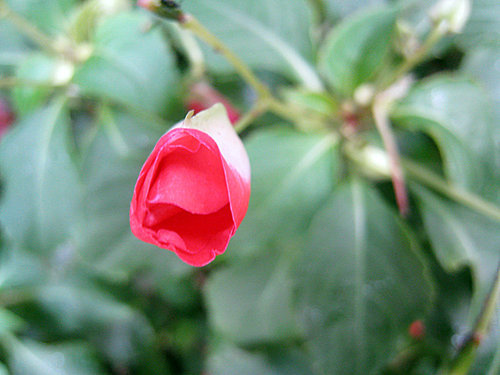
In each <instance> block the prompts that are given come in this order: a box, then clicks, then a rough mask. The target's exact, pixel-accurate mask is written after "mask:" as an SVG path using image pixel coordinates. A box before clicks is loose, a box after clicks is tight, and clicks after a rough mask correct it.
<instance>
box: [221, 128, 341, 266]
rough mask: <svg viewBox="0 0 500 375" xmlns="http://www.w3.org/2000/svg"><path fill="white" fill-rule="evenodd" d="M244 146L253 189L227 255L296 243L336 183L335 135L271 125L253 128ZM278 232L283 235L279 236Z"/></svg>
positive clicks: (336, 155)
mask: <svg viewBox="0 0 500 375" xmlns="http://www.w3.org/2000/svg"><path fill="white" fill-rule="evenodd" d="M246 148H247V151H248V154H249V158H250V162H251V165H252V195H251V197H250V206H249V209H248V214H247V216H246V218H245V220H244V221H243V223H242V225H241V227H240V228H239V229H238V233H237V235H236V236H235V238H234V239H233V240H232V242H231V245H230V246H231V247H230V249H229V251H228V254H231V255H228V256H230V257H233V256H235V257H237V256H241V255H245V254H250V253H252V252H253V253H255V252H259V253H260V251H261V250H265V249H268V246H273V245H274V246H278V247H280V246H292V247H295V248H297V247H298V246H299V245H298V243H297V241H300V239H299V237H300V236H301V234H303V233H304V231H305V230H306V229H307V226H308V223H309V221H310V219H311V217H312V215H313V214H314V213H315V212H316V210H317V209H318V208H319V207H320V205H321V204H322V203H323V202H324V201H325V199H326V198H327V197H328V194H329V192H330V191H331V189H332V187H333V185H334V184H335V183H336V179H337V173H338V163H339V160H338V158H339V155H338V148H337V144H336V140H335V139H334V138H329V137H326V138H325V137H323V136H321V135H314V134H303V133H299V132H296V131H292V130H286V129H270V130H264V131H259V132H255V133H254V134H253V135H252V136H251V137H250V138H249V139H248V141H247V142H246ZM270 212H272V214H270ZM283 217H287V218H288V219H287V220H282V218H283ZM277 232H280V233H283V235H282V236H279V237H276V236H275V234H276V233H277ZM250 239H252V240H250ZM232 249H234V251H233V250H232ZM259 249H260V250H259ZM233 253H234V254H233ZM240 254H241V255H240Z"/></svg>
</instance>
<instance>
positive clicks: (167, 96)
mask: <svg viewBox="0 0 500 375" xmlns="http://www.w3.org/2000/svg"><path fill="white" fill-rule="evenodd" d="M146 22H147V18H146V17H144V15H141V14H139V13H138V12H129V13H122V14H119V15H117V16H114V17H110V18H108V19H106V20H105V21H104V22H103V23H102V24H101V25H100V26H99V27H98V29H97V30H96V33H95V36H94V38H93V44H94V51H93V54H92V56H91V57H90V58H89V59H88V60H87V61H86V62H85V63H84V64H83V65H82V66H81V67H80V68H79V69H78V70H77V71H76V73H75V78H74V82H75V83H76V84H77V85H78V86H79V88H80V89H81V92H82V93H83V94H84V95H88V96H95V97H98V98H102V99H112V100H113V101H116V102H118V103H121V104H124V105H127V106H131V107H133V108H141V109H143V110H147V111H152V112H155V113H162V112H165V110H166V109H167V107H168V105H169V103H170V102H171V101H172V100H173V97H174V96H175V95H176V94H177V90H178V88H179V85H178V71H177V68H176V67H175V65H174V59H173V55H172V52H171V50H170V49H169V48H168V45H167V44H166V43H165V41H164V40H163V38H162V36H161V33H160V30H158V29H155V30H151V31H149V32H145V31H144V27H145V25H146Z"/></svg>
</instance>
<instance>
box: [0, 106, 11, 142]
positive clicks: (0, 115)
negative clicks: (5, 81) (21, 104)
mask: <svg viewBox="0 0 500 375" xmlns="http://www.w3.org/2000/svg"><path fill="white" fill-rule="evenodd" d="M14 120H15V116H14V112H12V111H11V110H10V107H9V106H8V105H7V103H6V102H5V101H4V100H3V99H1V98H0V138H2V136H3V135H4V133H5V132H6V131H7V130H8V129H9V128H10V126H11V125H12V123H13V122H14Z"/></svg>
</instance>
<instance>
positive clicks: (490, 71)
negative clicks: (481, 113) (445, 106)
mask: <svg viewBox="0 0 500 375" xmlns="http://www.w3.org/2000/svg"><path fill="white" fill-rule="evenodd" d="M498 61H500V46H499V47H496V48H495V47H491V48H476V49H474V50H472V51H470V52H469V53H468V54H467V55H465V58H464V61H463V62H462V66H461V70H462V71H463V72H465V73H466V74H468V75H470V76H471V77H472V78H474V79H475V80H476V81H477V82H478V83H479V84H481V85H482V87H483V88H484V89H485V90H486V92H487V93H488V94H489V96H490V98H491V99H492V102H493V109H494V111H495V120H494V121H495V122H496V124H498V123H500V64H498ZM492 131H493V141H494V143H495V144H496V145H498V144H500V126H492ZM490 156H491V155H490ZM495 162H496V167H495V169H496V171H497V174H498V173H500V147H495Z"/></svg>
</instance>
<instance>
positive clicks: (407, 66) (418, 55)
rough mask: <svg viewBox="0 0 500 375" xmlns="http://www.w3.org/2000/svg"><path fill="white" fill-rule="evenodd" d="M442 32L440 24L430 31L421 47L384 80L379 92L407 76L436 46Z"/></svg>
mask: <svg viewBox="0 0 500 375" xmlns="http://www.w3.org/2000/svg"><path fill="white" fill-rule="evenodd" d="M443 35H444V32H443V30H442V27H441V25H440V24H437V25H435V26H434V27H433V29H432V30H431V32H430V34H429V36H428V37H427V39H426V40H425V41H424V42H423V43H422V45H421V46H420V47H419V48H418V49H417V50H416V51H415V53H414V54H413V55H411V56H410V57H408V58H407V59H406V60H405V61H404V62H403V64H401V65H400V66H399V68H398V69H396V71H395V72H394V73H393V74H392V75H391V76H390V78H389V79H388V80H386V81H385V82H384V83H383V84H382V87H381V88H380V90H379V91H382V90H384V89H386V88H387V87H389V86H391V85H392V84H393V83H394V82H396V81H398V80H399V79H400V78H401V77H403V76H404V75H405V74H407V73H408V72H409V71H410V70H412V69H413V68H414V67H415V66H416V65H418V64H419V63H420V62H422V60H424V58H425V57H426V56H427V54H428V53H429V52H430V51H431V49H432V48H433V47H434V46H435V45H436V43H437V42H439V40H440V39H441V38H442V37H443Z"/></svg>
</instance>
